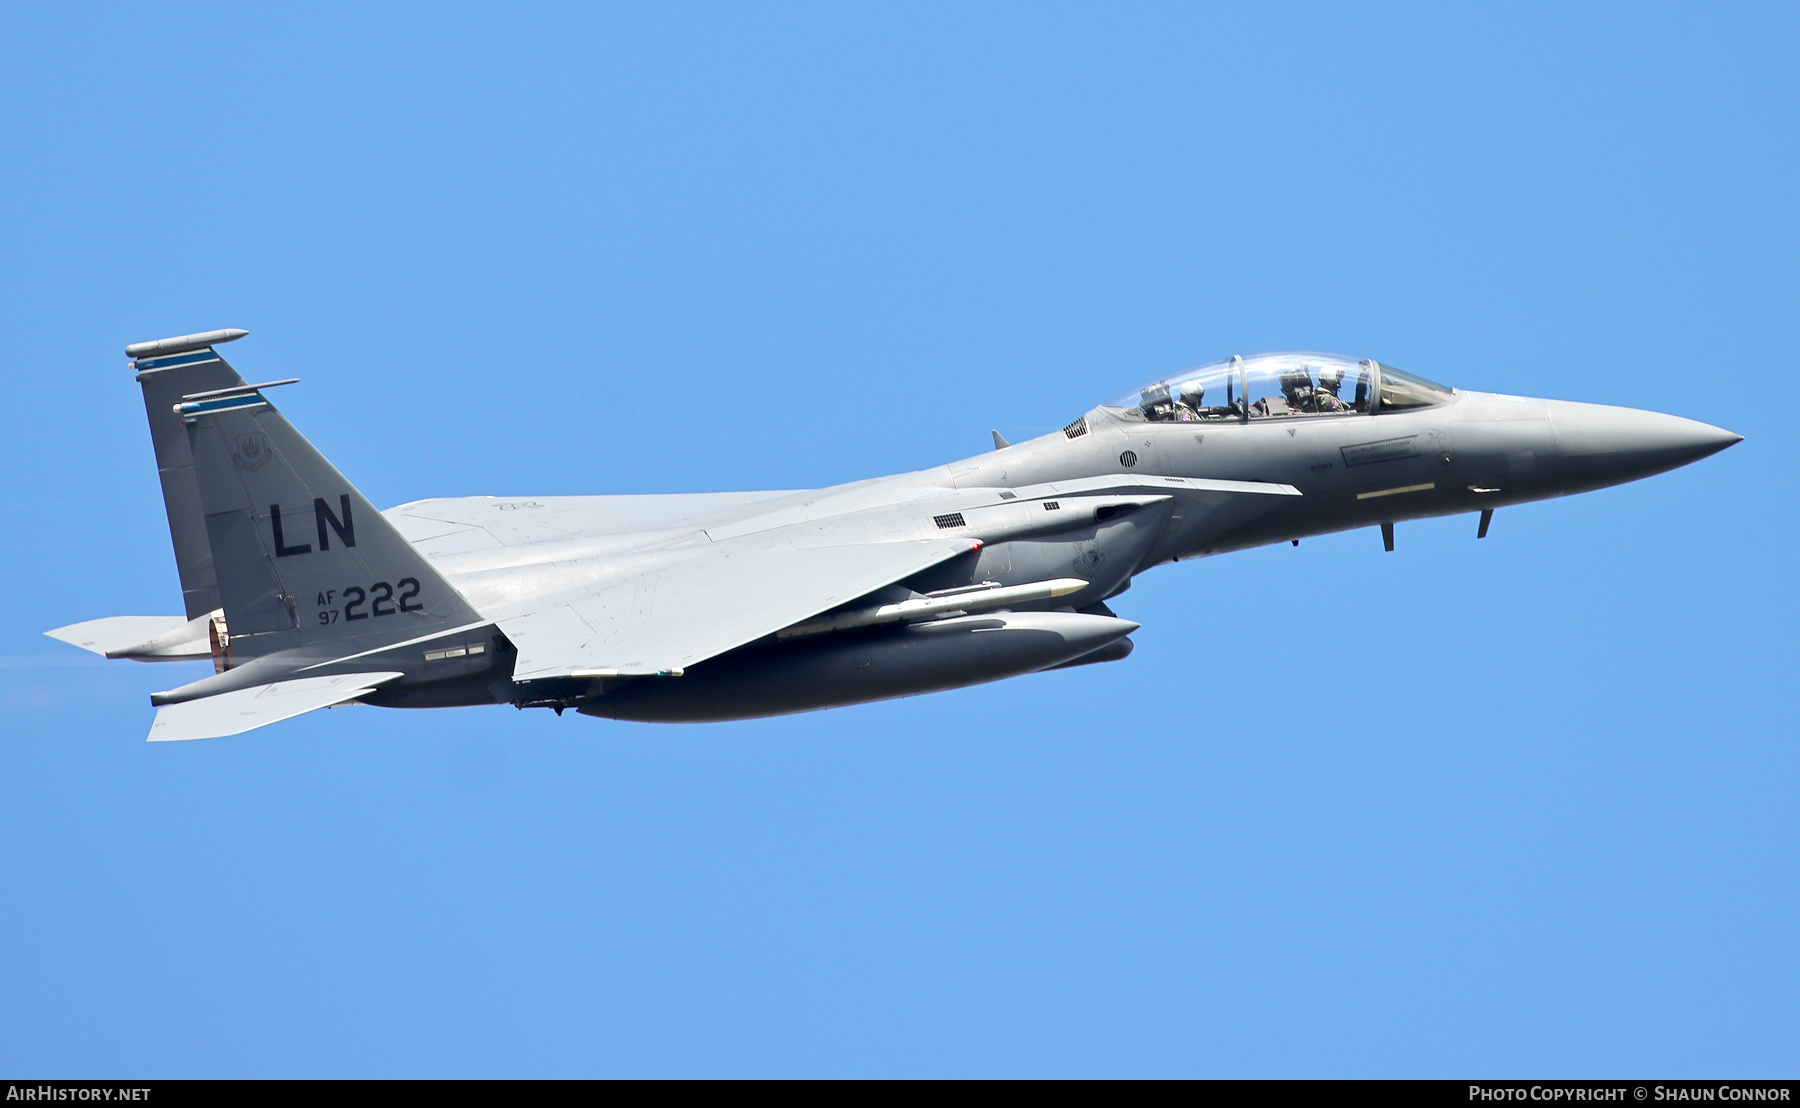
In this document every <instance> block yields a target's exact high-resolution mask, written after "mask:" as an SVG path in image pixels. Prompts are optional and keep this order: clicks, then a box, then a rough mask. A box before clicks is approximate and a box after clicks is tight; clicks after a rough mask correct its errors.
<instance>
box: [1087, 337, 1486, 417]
mask: <svg viewBox="0 0 1800 1108" xmlns="http://www.w3.org/2000/svg"><path fill="white" fill-rule="evenodd" d="M1453 392H1454V390H1452V389H1449V388H1446V387H1445V386H1443V385H1440V384H1438V383H1437V382H1435V381H1427V380H1426V379H1425V378H1423V377H1415V376H1413V375H1412V374H1410V373H1403V372H1401V371H1400V370H1397V369H1395V368H1394V367H1393V366H1390V365H1383V364H1381V363H1380V362H1374V361H1369V360H1368V359H1363V360H1360V361H1359V360H1357V359H1355V358H1347V357H1345V356H1343V355H1342V354H1316V353H1310V352H1307V351H1284V352H1281V353H1276V354H1252V355H1250V356H1249V357H1243V358H1230V359H1227V360H1225V361H1219V362H1208V363H1207V364H1206V365H1199V366H1195V367H1193V368H1192V369H1184V370H1182V371H1181V372H1180V373H1176V374H1172V375H1170V376H1168V377H1165V378H1163V379H1162V380H1160V381H1153V382H1151V383H1150V384H1148V385H1145V386H1144V387H1143V388H1140V389H1134V390H1133V391H1131V392H1128V393H1126V394H1125V395H1124V396H1121V397H1118V398H1116V399H1114V400H1110V401H1108V402H1107V403H1106V404H1105V405H1103V407H1106V408H1110V409H1115V410H1116V411H1115V413H1114V414H1116V415H1118V416H1119V417H1120V418H1123V419H1130V420H1139V421H1144V422H1150V423H1197V422H1207V421H1219V420H1230V421H1232V422H1240V421H1244V420H1258V419H1285V418H1290V417H1295V416H1321V415H1356V414H1369V413H1378V412H1391V411H1400V410H1404V409H1407V408H1427V407H1430V406H1431V405H1433V404H1442V403H1443V402H1444V401H1446V400H1448V399H1450V397H1451V396H1452V395H1453Z"/></svg>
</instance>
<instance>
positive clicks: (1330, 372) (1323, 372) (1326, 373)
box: [1313, 366, 1344, 412]
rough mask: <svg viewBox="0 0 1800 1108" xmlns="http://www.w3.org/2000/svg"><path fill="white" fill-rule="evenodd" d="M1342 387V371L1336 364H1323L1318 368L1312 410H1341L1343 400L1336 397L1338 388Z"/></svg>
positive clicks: (1342, 408)
mask: <svg viewBox="0 0 1800 1108" xmlns="http://www.w3.org/2000/svg"><path fill="white" fill-rule="evenodd" d="M1343 387H1344V371H1343V369H1342V368H1341V367H1338V366H1325V367H1323V368H1321V369H1320V370H1319V387H1318V388H1315V389H1314V390H1313V410H1314V411H1316V412H1341V411H1343V410H1344V402H1343V401H1342V400H1340V399H1339V398H1338V390H1339V389H1341V388H1343Z"/></svg>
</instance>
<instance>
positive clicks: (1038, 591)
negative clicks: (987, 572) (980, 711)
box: [776, 577, 1088, 639]
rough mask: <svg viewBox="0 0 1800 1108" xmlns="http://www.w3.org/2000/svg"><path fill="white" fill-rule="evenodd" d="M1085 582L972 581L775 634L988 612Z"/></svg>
mask: <svg viewBox="0 0 1800 1108" xmlns="http://www.w3.org/2000/svg"><path fill="white" fill-rule="evenodd" d="M1087 586H1088V583H1087V582H1086V581H1083V580H1082V579H1081V578H1079V577H1058V578H1056V579H1055V580H1052V581H1032V582H1029V583H1027V584H1023V585H975V586H972V587H969V588H962V589H946V590H944V591H943V592H939V593H932V594H930V595H927V596H921V597H916V598H914V599H912V600H902V601H900V602H899V603H897V604H882V605H879V606H877V607H874V608H857V609H855V610H853V611H849V612H839V613H838V614H837V615H835V616H827V617H825V618H824V619H814V620H808V621H807V622H805V623H797V624H795V625H794V626H792V627H788V628H784V629H783V630H781V631H778V632H776V637H777V638H782V639H793V638H799V637H800V636H801V635H819V634H823V633H824V632H826V631H848V630H850V629H851V628H853V627H873V626H875V625H877V624H882V623H899V622H901V621H902V620H913V619H924V618H926V617H928V616H940V615H944V614H945V613H947V612H989V611H993V610H994V609H995V608H1004V607H1006V606H1007V605H1009V604H1028V603H1030V602H1032V601H1036V600H1050V599H1053V598H1055V597H1058V596H1068V595H1069V594H1071V593H1077V592H1080V591H1081V590H1082V589H1085V588H1087Z"/></svg>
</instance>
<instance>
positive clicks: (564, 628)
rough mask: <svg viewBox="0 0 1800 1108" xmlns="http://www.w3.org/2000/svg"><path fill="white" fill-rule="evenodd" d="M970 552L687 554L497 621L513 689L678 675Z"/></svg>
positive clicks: (956, 544) (720, 549)
mask: <svg viewBox="0 0 1800 1108" xmlns="http://www.w3.org/2000/svg"><path fill="white" fill-rule="evenodd" d="M978 545H979V544H978V543H976V542H974V541H973V540H970V539H966V538H958V539H931V540H926V541H913V542H889V543H872V544H869V545H859V546H815V547H803V548H795V547H785V548H783V547H770V546H766V545H759V546H757V547H756V548H753V549H744V548H743V544H733V543H722V544H716V545H715V544H709V545H705V546H698V547H686V548H681V549H677V550H672V551H669V553H668V555H667V560H666V561H664V562H662V563H660V564H658V565H656V566H655V567H654V568H651V569H648V570H644V571H641V572H638V573H635V574H632V575H630V576H626V577H622V578H615V579H612V580H609V581H607V582H605V583H604V584H601V585H597V586H595V587H593V588H591V589H588V590H585V591H582V592H580V593H578V594H574V595H565V596H563V597H559V598H557V599H556V600H555V601H554V602H551V603H547V604H543V605H541V606H537V607H534V608H533V609H532V610H531V611H529V612H526V613H522V614H519V615H515V616H511V617H509V618H502V619H500V620H498V621H497V622H498V623H499V625H500V629H501V630H502V631H504V632H506V637H507V638H509V639H511V640H512V641H513V644H514V645H515V646H517V647H518V648H519V658H518V662H517V663H516V665H515V666H514V668H513V677H514V678H515V679H516V680H520V681H528V680H533V679H537V678H544V677H569V676H588V677H602V676H605V677H610V676H627V675H654V674H679V673H681V671H683V670H684V669H686V668H687V667H688V666H691V665H694V664H696V663H698V662H702V661H705V660H706V659H707V658H711V657H714V656H716V655H719V654H723V653H725V652H726V651H728V650H734V649H736V648H737V647H740V646H743V645H744V644H745V643H748V642H753V641H754V640H756V639H760V638H762V637H763V636H765V635H770V634H773V633H774V632H776V631H779V630H781V629H782V628H783V627H786V626H788V625H789V624H793V623H798V622H799V621H801V620H804V619H810V618H811V617H813V616H816V615H818V614H819V613H820V612H824V611H827V610H829V609H831V608H835V607H837V606H838V605H840V604H843V603H845V602H847V601H850V600H854V599H856V598H857V597H859V596H862V595H863V594H865V593H868V592H872V591H874V590H875V589H879V588H882V587H884V586H886V585H891V584H893V583H894V582H896V581H898V580H900V579H901V578H904V577H910V576H912V575H913V574H915V573H917V572H919V571H920V570H922V569H928V568H930V567H931V566H934V565H937V564H938V563H939V562H942V561H945V560H947V559H949V558H954V557H956V556H957V555H958V554H965V553H967V552H969V551H970V550H973V549H975V548H976V547H977V546H978Z"/></svg>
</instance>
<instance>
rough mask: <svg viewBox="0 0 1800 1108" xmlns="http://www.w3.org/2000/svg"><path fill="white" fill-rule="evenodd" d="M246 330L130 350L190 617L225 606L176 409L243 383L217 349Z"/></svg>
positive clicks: (142, 344)
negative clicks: (184, 401)
mask: <svg viewBox="0 0 1800 1108" xmlns="http://www.w3.org/2000/svg"><path fill="white" fill-rule="evenodd" d="M247 334H249V332H248V331H240V330H236V329H229V330H224V331H207V332H205V333H203V334H198V335H182V336H181V337H179V338H173V339H158V340H156V341H155V342H137V343H132V344H131V345H130V346H127V347H126V348H125V353H126V354H127V355H129V356H131V357H133V358H136V359H137V361H136V362H135V363H134V365H135V367H136V369H137V371H138V375H137V379H138V383H140V384H141V385H143V386H144V414H145V415H147V416H148V417H149V419H150V442H151V444H152V445H153V446H154V447H155V448H156V470H157V475H158V476H159V477H161V478H162V493H163V507H164V508H165V509H166V510H167V511H168V514H169V539H170V541H171V542H173V543H174V544H175V569H176V572H178V573H179V574H180V575H181V597H182V600H183V601H184V602H185V604H186V605H187V616H188V618H189V619H195V618H197V617H199V616H203V615H206V614H207V613H208V612H211V611H214V610H216V609H218V608H219V607H220V600H219V578H218V575H217V574H216V573H215V572H214V570H213V560H212V549H211V547H209V546H208V545H207V542H206V514H205V513H204V512H203V511H201V510H200V486H199V485H198V484H197V483H196V482H195V481H194V458H193V455H192V454H191V453H190V452H189V451H188V433H187V428H186V427H184V426H182V424H181V418H180V417H179V416H177V415H176V414H175V411H174V408H175V405H176V404H178V403H180V402H181V398H182V396H183V395H184V394H187V393H196V392H206V391H209V390H211V389H225V388H233V387H235V386H238V385H242V384H244V379H243V378H242V377H239V376H238V375H237V371H236V370H234V369H232V368H231V366H230V364H229V363H227V362H226V361H225V359H224V358H221V357H220V356H219V354H218V352H217V351H216V350H214V349H213V347H214V346H215V345H218V344H223V343H227V342H232V341H235V340H237V339H241V338H243V337H244V336H245V335H247Z"/></svg>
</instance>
